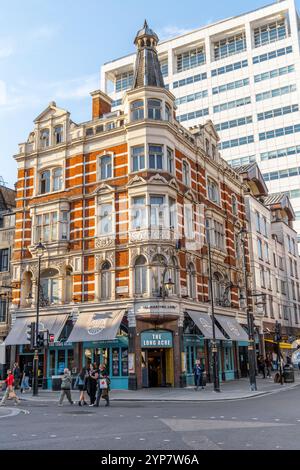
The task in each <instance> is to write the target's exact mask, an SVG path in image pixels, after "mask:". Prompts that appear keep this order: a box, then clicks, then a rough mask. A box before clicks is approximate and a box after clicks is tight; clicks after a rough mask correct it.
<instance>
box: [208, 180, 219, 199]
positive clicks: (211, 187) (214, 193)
mask: <svg viewBox="0 0 300 470" xmlns="http://www.w3.org/2000/svg"><path fill="white" fill-rule="evenodd" d="M207 195H208V199H209V200H210V201H212V202H214V203H215V204H220V192H219V186H218V185H217V183H216V182H215V181H213V180H210V179H209V180H208V181H207Z"/></svg>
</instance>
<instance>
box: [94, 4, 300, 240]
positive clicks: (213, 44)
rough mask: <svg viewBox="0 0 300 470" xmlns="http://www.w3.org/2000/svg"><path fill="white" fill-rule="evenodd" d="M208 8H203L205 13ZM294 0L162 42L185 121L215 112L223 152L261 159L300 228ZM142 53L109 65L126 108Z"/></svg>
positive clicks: (116, 100) (299, 91)
mask: <svg viewBox="0 0 300 470" xmlns="http://www.w3.org/2000/svg"><path fill="white" fill-rule="evenodd" d="M200 17H201V11H200V8H199V18H200ZM299 25H300V22H299V17H298V14H297V11H296V7H295V2H294V0H284V1H279V2H278V1H277V2H274V3H272V4H270V5H267V6H265V7H263V8H260V9H257V10H255V11H251V12H249V13H245V14H243V15H239V16H236V17H232V18H229V19H226V20H223V21H219V22H217V23H214V24H211V25H207V26H205V27H202V28H199V29H197V30H195V31H191V32H190V33H188V34H184V35H182V36H179V37H176V38H174V39H171V40H168V41H162V42H161V43H160V44H159V45H158V54H159V59H160V64H161V70H162V74H163V76H164V81H165V84H166V87H167V88H168V89H169V90H170V91H171V92H172V93H173V94H174V95H175V97H176V105H177V111H176V113H177V119H178V120H179V121H180V122H181V123H182V124H183V125H184V126H185V127H187V128H189V127H193V126H195V125H198V124H201V123H204V122H205V121H206V120H207V118H208V117H209V118H210V119H211V120H212V121H213V123H214V124H215V126H216V129H217V131H218V133H219V135H220V139H221V140H220V143H219V148H220V150H221V153H222V157H223V158H224V159H225V160H227V161H228V162H230V163H231V164H232V165H233V166H239V165H244V164H248V163H251V162H255V161H256V162H257V163H258V164H259V167H260V169H261V172H262V174H263V177H264V179H265V181H266V184H267V187H268V189H269V192H270V194H273V193H278V192H281V191H284V192H287V193H288V195H289V197H290V199H291V202H292V205H293V208H294V211H295V217H296V222H295V229H296V231H297V232H300V178H299V175H300V112H299V102H300V101H299V100H300V80H299V77H300V55H299ZM134 63H135V54H134V53H133V54H131V55H128V56H126V57H123V58H120V59H117V60H113V61H112V62H109V63H107V64H105V65H103V66H102V69H101V87H102V90H103V91H106V92H107V93H108V94H109V95H110V96H111V98H112V99H113V109H116V110H117V109H118V108H119V107H120V106H121V102H122V98H123V96H124V92H125V91H126V90H127V89H129V88H130V87H131V86H132V81H133V70H134Z"/></svg>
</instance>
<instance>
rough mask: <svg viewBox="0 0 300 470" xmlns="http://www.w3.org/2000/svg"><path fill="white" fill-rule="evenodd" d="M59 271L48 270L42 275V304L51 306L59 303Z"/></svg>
mask: <svg viewBox="0 0 300 470" xmlns="http://www.w3.org/2000/svg"><path fill="white" fill-rule="evenodd" d="M58 275H59V273H58V271H57V269H52V268H49V269H46V270H45V271H43V272H42V274H41V284H40V285H41V292H40V294H41V295H40V301H41V304H44V305H51V304H57V303H58V301H59V296H58Z"/></svg>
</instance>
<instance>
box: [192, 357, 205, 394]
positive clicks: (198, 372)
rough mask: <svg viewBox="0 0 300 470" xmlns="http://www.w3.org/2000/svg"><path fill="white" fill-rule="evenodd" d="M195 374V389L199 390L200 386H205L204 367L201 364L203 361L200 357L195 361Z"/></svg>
mask: <svg viewBox="0 0 300 470" xmlns="http://www.w3.org/2000/svg"><path fill="white" fill-rule="evenodd" d="M193 374H194V382H195V390H198V388H199V387H200V385H201V387H202V388H204V387H203V380H202V378H203V369H202V366H201V363H200V361H199V359H197V360H196V362H195V366H194V369H193Z"/></svg>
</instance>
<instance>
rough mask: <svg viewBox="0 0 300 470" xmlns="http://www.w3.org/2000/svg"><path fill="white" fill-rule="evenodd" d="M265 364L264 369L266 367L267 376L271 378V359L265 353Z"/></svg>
mask: <svg viewBox="0 0 300 470" xmlns="http://www.w3.org/2000/svg"><path fill="white" fill-rule="evenodd" d="M265 366H266V369H267V377H269V378H270V379H271V378H272V375H271V370H272V361H271V359H270V356H269V355H268V354H267V356H266V359H265Z"/></svg>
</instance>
